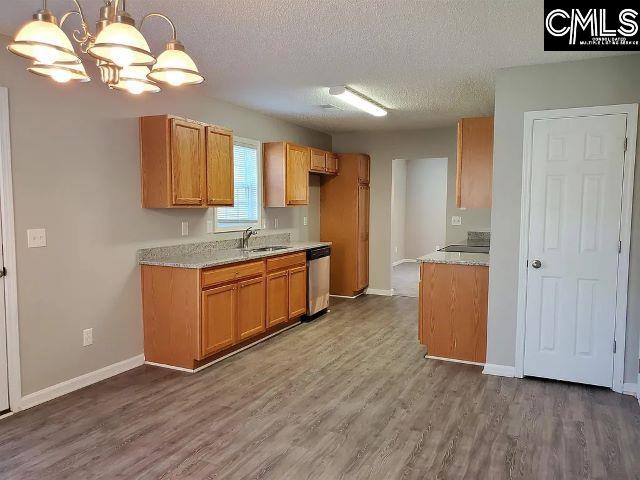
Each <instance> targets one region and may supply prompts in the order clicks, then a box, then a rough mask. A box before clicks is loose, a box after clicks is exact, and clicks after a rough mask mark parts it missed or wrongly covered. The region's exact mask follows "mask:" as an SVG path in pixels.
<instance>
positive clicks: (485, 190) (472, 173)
mask: <svg viewBox="0 0 640 480" xmlns="http://www.w3.org/2000/svg"><path fill="white" fill-rule="evenodd" d="M457 160H458V162H457V174H456V206H457V207H458V208H491V178H492V173H493V117H479V118H463V119H461V120H460V121H459V122H458V155H457Z"/></svg>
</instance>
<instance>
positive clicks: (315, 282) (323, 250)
mask: <svg viewBox="0 0 640 480" xmlns="http://www.w3.org/2000/svg"><path fill="white" fill-rule="evenodd" d="M330 268H331V247H329V246H324V247H317V248H312V249H310V250H307V315H306V317H305V318H304V320H306V321H310V320H313V319H315V318H317V317H319V316H321V315H324V314H325V313H326V312H327V310H328V308H329V272H330Z"/></svg>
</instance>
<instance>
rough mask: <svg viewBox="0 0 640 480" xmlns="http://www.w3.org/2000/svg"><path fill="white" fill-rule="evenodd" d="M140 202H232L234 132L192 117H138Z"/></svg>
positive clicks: (191, 205) (194, 205) (153, 204)
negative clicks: (140, 170) (140, 172)
mask: <svg viewBox="0 0 640 480" xmlns="http://www.w3.org/2000/svg"><path fill="white" fill-rule="evenodd" d="M140 161H141V169H142V175H141V177H142V206H143V207H144V208H206V207H208V206H212V205H224V206H230V205H233V133H232V132H231V130H227V129H224V128H221V127H214V126H210V125H206V124H204V123H202V122H197V121H195V120H188V119H186V118H180V117H174V116H172V115H157V116H151V117H142V118H140Z"/></svg>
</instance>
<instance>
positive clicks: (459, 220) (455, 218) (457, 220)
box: [451, 215, 462, 225]
mask: <svg viewBox="0 0 640 480" xmlns="http://www.w3.org/2000/svg"><path fill="white" fill-rule="evenodd" d="M451 225H462V217H458V216H455V215H454V216H453V217H451Z"/></svg>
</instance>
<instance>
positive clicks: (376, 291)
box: [365, 288, 393, 297]
mask: <svg viewBox="0 0 640 480" xmlns="http://www.w3.org/2000/svg"><path fill="white" fill-rule="evenodd" d="M365 293H366V294H367V295H382V296H383V297H392V296H393V288H392V289H391V290H381V289H379V288H367V291H366V292H365Z"/></svg>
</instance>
